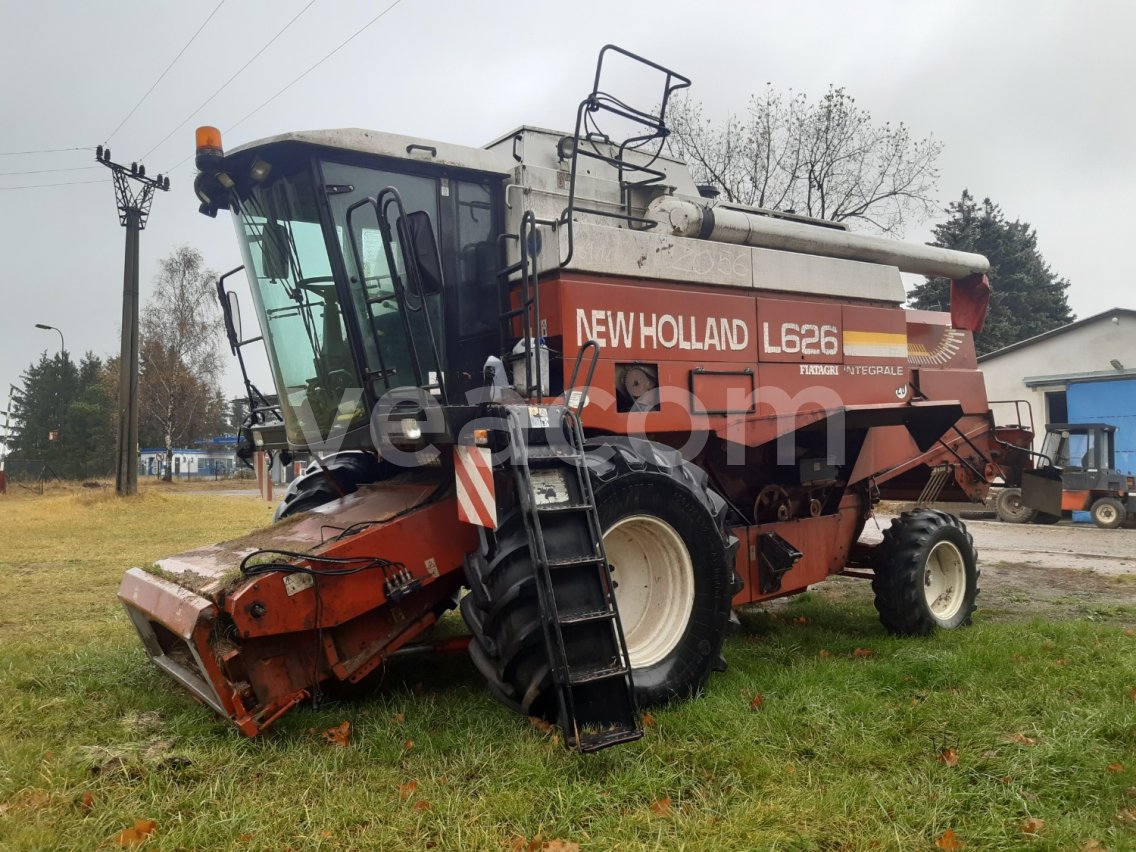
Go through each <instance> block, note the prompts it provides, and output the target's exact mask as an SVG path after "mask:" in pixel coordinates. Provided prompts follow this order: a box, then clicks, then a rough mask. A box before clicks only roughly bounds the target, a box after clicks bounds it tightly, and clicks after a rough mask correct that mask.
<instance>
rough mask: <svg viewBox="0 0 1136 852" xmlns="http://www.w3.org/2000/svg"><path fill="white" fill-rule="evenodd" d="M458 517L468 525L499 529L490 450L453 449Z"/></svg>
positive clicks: (476, 448)
mask: <svg viewBox="0 0 1136 852" xmlns="http://www.w3.org/2000/svg"><path fill="white" fill-rule="evenodd" d="M454 470H455V472H456V474H457V497H458V518H459V519H460V520H463V521H465V522H466V523H467V524H476V525H477V526H479V527H487V528H488V529H491V530H495V529H497V498H496V496H495V495H494V491H493V465H492V462H491V461H490V455H489V449H488V448H487V447H454Z"/></svg>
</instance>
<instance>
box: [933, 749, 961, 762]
mask: <svg viewBox="0 0 1136 852" xmlns="http://www.w3.org/2000/svg"><path fill="white" fill-rule="evenodd" d="M937 760H938V761H939V763H944V764H946V765H947V766H958V762H959V753H958V749H957V748H955V747H954V746H951V747H950V748H945V749H943V750H942V751H941V752H939V756H938V758H937Z"/></svg>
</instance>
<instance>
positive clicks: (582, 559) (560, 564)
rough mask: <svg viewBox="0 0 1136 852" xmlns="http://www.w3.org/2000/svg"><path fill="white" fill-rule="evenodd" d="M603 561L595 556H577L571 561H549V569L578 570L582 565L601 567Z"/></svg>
mask: <svg viewBox="0 0 1136 852" xmlns="http://www.w3.org/2000/svg"><path fill="white" fill-rule="evenodd" d="M603 561H604V560H603V559H602V558H600V557H599V556H597V555H595V554H593V555H591V556H575V557H572V558H571V559H549V560H548V567H549V568H577V567H579V566H581V565H599V564H602V563H603Z"/></svg>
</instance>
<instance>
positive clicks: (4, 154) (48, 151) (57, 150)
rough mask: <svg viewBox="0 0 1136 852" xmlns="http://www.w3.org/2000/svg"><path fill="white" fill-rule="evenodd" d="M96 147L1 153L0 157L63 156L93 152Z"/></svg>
mask: <svg viewBox="0 0 1136 852" xmlns="http://www.w3.org/2000/svg"><path fill="white" fill-rule="evenodd" d="M93 150H95V146H94V145H86V146H84V147H82V148H40V149H39V150H38V151H0V157H19V156H22V155H23V154H62V153H63V152H65V151H93Z"/></svg>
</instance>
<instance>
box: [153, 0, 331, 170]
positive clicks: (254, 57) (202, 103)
mask: <svg viewBox="0 0 1136 852" xmlns="http://www.w3.org/2000/svg"><path fill="white" fill-rule="evenodd" d="M315 2H316V0H310V2H309V3H308V5H306V6H305V7H304V8H303V9H301V10H300V11H299V12H297V13H296V15H295V17H293V18H292V20H290V21H289V22H288V23H286V24H285V25H284V27H283V29H281V30H280V31H279V32H278V33H276V35H274V36H273V37H272V38H271V39H269V40H268V43H267V44H265V45H264V47H262V48H261V49H260V50H258V51H257V52H256V54H255V55H254V56H253V57H252V59H250V60H249V61H248V62H246V63H245V64H244V65H242V66H241V67H240V68H239V69H238V70H237V72H236V73H235V74H233V76H232V77H230V78H229V79H228V80H226V81H225V82H224V83H223V84H222V85H221V88H219V89H218V90H217V91H215V92H214V93H213V94H211V95H210V96H209V97H207V98H206V99H205V100H203V101H202V102H201V105H200V106H199V107H197V109H195V110H194V111H193V112H191V113H190V114H189V115H187V116H186V117H185V118H184V119H182V121H181V123H180V124H179V125H178V126H177V127H175V128H174V129H173V130H171V131H170V132H169V133H167V134H166V135H165V136H163V137H162V139H161V141H159V142H158V144H156V145H155V146H154V147H153V148H151V149H150V150H149V151H147V152H146V153H145V154H143V155H142V157H141V158H140V159H143V160H145V159H146V158H147V157H149V156H150V155H151V154H153V153H154V151H156V150H157V149H158V148H160V147H161V146H162V145H163V144H164V143H165V142H166V140H167V139H169V138H170V137H171V136H173V135H174V134H175V133H177V132H178V131H179V130H181V129H182V128H183V127H185V125H186V124H187V123H188V122H189V120H190V119H191V118H193V117H194V116H195V115H197V114H198V113H199V112H201V110H203V109H205V106H206V104H208V103H209V102H210V101H211V100H213V99H214V98H215V97H217V95H219V94H221V92H223V91H224V90H225V89H226V88H228V86H229V84H230V83H232V82H233V81H234V80H235V79H237V77H239V76H241V74H242V73H244V70H245V69H246V68H248V67H249V66H250V65H252V64H253V63H254V62H255V61H256V60H257V58H258V57H259V56H260V55H261V54H262V53H264V51H266V50H268V48H270V47H272V45H273V43H274V42H275V41H276V39H278V38H280V36H282V35H284V33H285V32H286V31H287V30H288V28H289V27H291V26H292V24H294V23H296V21H297V20H299V18H300V16H301V15H302V14H304V12H306V11H308V9H310V8H311V7H312V6H313V5H314V4H315Z"/></svg>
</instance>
